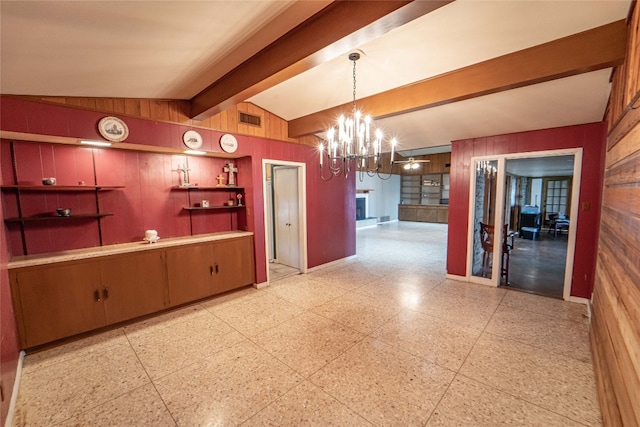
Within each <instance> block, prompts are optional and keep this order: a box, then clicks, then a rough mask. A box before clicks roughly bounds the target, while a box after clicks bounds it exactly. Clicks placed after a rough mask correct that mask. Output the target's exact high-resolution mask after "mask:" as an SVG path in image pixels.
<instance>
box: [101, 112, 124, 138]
mask: <svg viewBox="0 0 640 427" xmlns="http://www.w3.org/2000/svg"><path fill="white" fill-rule="evenodd" d="M98 132H100V135H102V137H103V138H104V139H106V140H107V141H111V142H122V141H124V140H125V139H127V137H128V136H129V128H128V127H127V124H126V123H125V122H124V121H122V120H120V119H119V118H117V117H112V116H108V117H103V118H102V119H100V121H99V122H98Z"/></svg>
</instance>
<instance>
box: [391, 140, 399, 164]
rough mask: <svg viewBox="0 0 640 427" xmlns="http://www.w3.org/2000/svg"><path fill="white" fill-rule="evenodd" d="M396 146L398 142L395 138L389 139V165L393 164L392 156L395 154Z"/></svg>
mask: <svg viewBox="0 0 640 427" xmlns="http://www.w3.org/2000/svg"><path fill="white" fill-rule="evenodd" d="M396 145H398V140H397V139H395V138H393V139H391V164H393V154H394V152H395V149H396Z"/></svg>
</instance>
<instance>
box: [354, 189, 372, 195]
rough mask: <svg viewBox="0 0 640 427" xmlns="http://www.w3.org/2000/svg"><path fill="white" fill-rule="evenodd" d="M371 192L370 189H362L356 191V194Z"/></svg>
mask: <svg viewBox="0 0 640 427" xmlns="http://www.w3.org/2000/svg"><path fill="white" fill-rule="evenodd" d="M371 191H373V189H371V188H363V189H361V190H356V193H359V194H367V193H370V192H371Z"/></svg>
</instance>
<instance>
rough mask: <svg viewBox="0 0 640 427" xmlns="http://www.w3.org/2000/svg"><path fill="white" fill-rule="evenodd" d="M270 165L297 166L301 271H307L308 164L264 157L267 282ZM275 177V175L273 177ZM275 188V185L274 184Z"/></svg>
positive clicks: (263, 190) (263, 179)
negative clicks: (268, 178) (268, 171)
mask: <svg viewBox="0 0 640 427" xmlns="http://www.w3.org/2000/svg"><path fill="white" fill-rule="evenodd" d="M268 165H274V166H286V167H291V168H295V169H296V171H297V174H298V247H299V256H300V273H303V274H304V273H306V272H307V269H308V267H307V263H308V262H307V164H306V163H301V162H290V161H286V160H275V159H262V199H263V204H264V206H263V217H264V218H263V220H264V223H263V226H264V234H265V238H264V254H265V260H266V261H267V265H265V267H266V270H267V283H268V282H269V266H268V263H269V239H268V238H267V229H268V227H269V215H268V213H269V212H268V209H269V207H268V204H267V202H268V197H271V195H270V194H267V186H266V185H265V182H266V180H267V167H268ZM271 179H273V177H272V178H271ZM272 188H273V185H272Z"/></svg>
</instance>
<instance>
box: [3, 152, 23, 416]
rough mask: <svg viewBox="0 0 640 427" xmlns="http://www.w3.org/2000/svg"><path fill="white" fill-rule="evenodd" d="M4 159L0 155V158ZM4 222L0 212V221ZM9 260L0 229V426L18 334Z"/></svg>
mask: <svg viewBox="0 0 640 427" xmlns="http://www.w3.org/2000/svg"><path fill="white" fill-rule="evenodd" d="M1 157H4V156H3V155H2V154H0V158H1ZM3 220H4V216H3V214H2V210H0V221H3ZM8 260H9V256H8V248H7V242H6V239H5V232H4V227H0V379H1V380H2V386H3V387H4V393H5V399H4V401H2V403H1V404H0V425H5V420H6V417H7V412H8V410H9V401H10V400H11V392H12V390H13V383H14V381H15V376H16V368H17V366H18V355H19V349H18V332H17V330H16V325H15V321H14V317H13V306H12V304H11V290H10V288H9V274H8V273H7V262H8Z"/></svg>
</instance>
